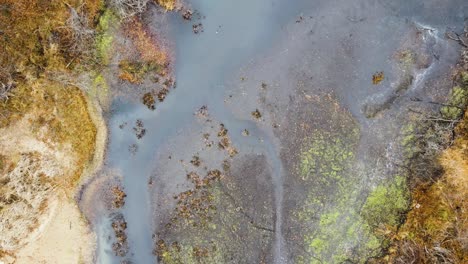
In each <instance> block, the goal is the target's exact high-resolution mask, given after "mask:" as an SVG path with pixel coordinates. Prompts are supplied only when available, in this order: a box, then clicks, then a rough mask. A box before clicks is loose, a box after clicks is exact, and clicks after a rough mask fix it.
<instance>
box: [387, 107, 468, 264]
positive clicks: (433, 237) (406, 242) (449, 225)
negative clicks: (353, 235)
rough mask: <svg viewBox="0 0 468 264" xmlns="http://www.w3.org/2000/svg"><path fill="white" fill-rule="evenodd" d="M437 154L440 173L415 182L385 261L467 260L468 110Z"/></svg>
mask: <svg viewBox="0 0 468 264" xmlns="http://www.w3.org/2000/svg"><path fill="white" fill-rule="evenodd" d="M456 133H457V138H456V139H455V141H454V144H453V145H452V146H451V147H450V148H448V149H447V150H445V151H444V152H443V153H442V155H441V156H440V163H441V165H442V167H443V169H444V174H443V176H442V177H441V178H440V179H438V180H437V181H436V182H433V183H426V184H422V185H420V186H418V187H417V188H416V189H415V190H414V191H413V194H412V196H413V197H412V198H413V206H412V207H413V209H412V210H411V211H410V212H409V213H408V215H407V220H406V222H405V223H404V225H403V226H401V227H400V229H399V230H398V231H396V230H394V231H393V232H388V233H387V235H389V237H391V240H393V246H392V247H390V250H389V253H390V255H388V256H386V257H385V258H384V259H383V260H384V261H385V262H388V263H457V264H458V263H460V264H461V263H468V201H467V199H468V112H467V113H465V118H464V120H462V122H461V123H460V124H459V125H458V127H457V129H456Z"/></svg>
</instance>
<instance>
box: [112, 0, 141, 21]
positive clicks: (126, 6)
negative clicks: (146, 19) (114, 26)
mask: <svg viewBox="0 0 468 264" xmlns="http://www.w3.org/2000/svg"><path fill="white" fill-rule="evenodd" d="M148 2H149V0H109V1H108V3H109V5H110V6H111V7H112V8H113V9H114V10H115V12H116V13H117V14H118V15H119V16H120V17H121V18H123V19H126V18H129V17H132V16H134V15H136V14H138V13H142V12H143V11H145V10H146V6H147V4H148Z"/></svg>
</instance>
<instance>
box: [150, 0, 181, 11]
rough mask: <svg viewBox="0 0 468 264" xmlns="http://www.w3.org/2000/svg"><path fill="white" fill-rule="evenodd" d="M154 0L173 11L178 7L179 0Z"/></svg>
mask: <svg viewBox="0 0 468 264" xmlns="http://www.w3.org/2000/svg"><path fill="white" fill-rule="evenodd" d="M154 2H156V3H157V4H158V5H160V6H162V7H164V8H165V9H166V10H168V11H171V10H174V9H176V8H177V0H154Z"/></svg>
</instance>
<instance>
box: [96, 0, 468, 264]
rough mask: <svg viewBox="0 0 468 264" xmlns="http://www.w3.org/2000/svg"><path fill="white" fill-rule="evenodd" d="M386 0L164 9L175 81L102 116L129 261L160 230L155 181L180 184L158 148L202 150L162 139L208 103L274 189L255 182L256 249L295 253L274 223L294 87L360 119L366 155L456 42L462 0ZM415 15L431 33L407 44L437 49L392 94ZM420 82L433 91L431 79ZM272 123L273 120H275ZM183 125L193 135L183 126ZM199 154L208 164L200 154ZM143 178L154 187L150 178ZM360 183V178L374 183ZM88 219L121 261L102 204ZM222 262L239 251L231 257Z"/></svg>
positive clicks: (266, 1)
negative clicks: (260, 195)
mask: <svg viewBox="0 0 468 264" xmlns="http://www.w3.org/2000/svg"><path fill="white" fill-rule="evenodd" d="M351 2H353V3H351ZM387 2H388V1H366V0H360V1H328V0H314V1H311V0H296V1H284V0H283V1H281V0H256V1H251V0H237V1H210V0H191V1H190V5H191V8H192V9H194V10H197V11H198V12H199V13H200V14H201V18H200V19H197V18H194V19H193V20H192V21H190V22H187V21H184V20H183V19H182V18H181V16H180V14H168V15H167V23H168V26H169V30H168V31H169V35H170V38H172V40H173V42H174V43H175V57H176V59H175V77H176V81H177V88H176V89H174V90H172V91H171V92H170V94H169V95H168V97H167V98H166V100H165V101H164V103H161V104H158V105H157V107H156V110H154V111H151V110H148V108H146V107H145V106H144V105H143V104H141V103H138V102H133V101H127V100H125V99H122V98H116V99H115V100H114V102H113V104H112V107H111V108H112V111H111V115H110V118H109V121H108V126H109V131H110V136H109V147H108V151H107V157H106V161H107V162H106V167H108V168H111V169H113V170H116V171H118V172H119V174H120V175H121V176H122V186H123V188H124V190H125V192H126V194H127V197H126V200H125V206H124V207H123V209H122V213H123V216H124V217H125V220H126V222H127V230H126V234H127V236H128V241H129V253H128V254H127V257H126V258H125V259H128V260H130V261H131V262H132V263H156V262H157V260H156V257H155V255H154V253H153V250H154V248H155V240H157V239H156V238H155V237H154V236H155V233H157V232H162V230H161V226H163V225H162V224H158V223H159V222H158V221H161V222H163V220H164V219H163V218H168V216H163V215H161V213H158V211H159V212H162V211H164V210H165V211H164V212H166V211H168V210H167V208H162V207H161V205H160V204H161V201H157V200H155V199H162V198H161V195H157V194H155V193H157V192H158V191H161V190H159V189H158V188H162V187H158V186H166V185H173V186H176V187H174V188H176V189H177V188H179V189H180V190H182V189H183V187H180V186H184V184H185V183H184V182H183V181H182V180H180V179H179V178H177V177H169V176H167V175H166V176H161V175H164V173H165V172H164V171H161V170H160V169H159V168H158V165H160V164H162V163H165V161H164V160H163V159H165V158H167V155H166V154H167V153H170V154H171V155H172V156H174V159H178V158H180V157H185V158H190V157H191V156H192V155H193V154H194V153H197V152H198V151H200V148H198V147H195V146H192V145H193V144H192V143H188V144H187V145H186V146H180V144H179V145H177V144H173V145H174V146H177V148H182V149H171V146H173V145H171V144H168V143H167V142H169V141H171V140H174V139H175V138H178V140H179V139H180V138H184V137H185V136H184V135H186V134H190V133H188V132H190V131H191V130H197V129H198V128H197V125H194V122H195V121H194V120H195V119H196V116H195V115H194V112H196V111H197V109H199V108H200V107H201V106H204V105H206V106H207V108H208V110H209V114H210V118H212V120H215V121H216V122H217V123H213V124H211V125H212V126H214V127H215V129H217V127H218V125H219V124H220V123H222V124H224V125H225V127H226V128H227V129H228V130H229V136H230V139H231V141H232V144H233V146H236V147H237V149H238V151H239V156H241V157H242V156H244V155H247V154H255V155H262V156H264V157H265V160H266V163H267V167H268V168H267V170H268V171H269V175H270V176H269V180H270V184H271V186H272V187H271V188H272V190H265V193H268V192H270V193H271V194H272V204H273V206H272V209H273V212H272V216H273V217H272V218H273V219H271V222H272V223H273V226H272V228H271V229H272V230H273V233H274V234H273V235H272V242H271V245H270V246H269V247H270V250H269V252H268V253H267V255H268V256H267V257H266V258H265V259H266V260H267V261H270V263H271V262H274V263H293V262H295V261H296V259H295V258H294V253H291V252H290V250H288V245H292V244H289V243H287V242H286V241H285V239H286V238H285V234H283V233H284V232H285V231H287V230H288V229H287V228H286V227H285V226H284V225H285V223H289V222H288V220H287V219H289V218H290V217H291V216H290V215H284V214H283V213H284V212H286V211H287V212H289V211H288V210H289V209H287V208H284V197H285V195H286V194H285V192H286V191H287V192H288V193H287V195H288V197H290V196H291V195H293V194H294V190H291V186H294V184H293V183H288V184H287V185H288V188H285V180H286V179H287V178H288V177H293V176H292V175H293V174H294V172H293V171H292V170H293V166H291V165H290V164H292V163H294V161H291V160H286V158H285V153H286V152H287V153H290V149H292V147H291V146H290V145H288V144H289V143H288V142H286V141H287V140H283V139H284V138H285V135H286V134H288V133H290V134H291V135H294V133H293V132H291V131H293V130H294V127H297V126H299V124H296V123H293V122H292V120H288V117H290V116H291V115H292V116H301V113H300V112H301V111H302V110H301V108H297V107H296V106H297V105H299V103H298V102H297V99H294V98H296V97H297V96H300V95H301V94H308V95H310V96H313V95H321V94H323V93H327V92H330V93H333V94H335V95H336V97H337V98H338V99H337V100H338V102H339V103H340V104H341V105H342V107H343V108H345V109H347V110H349V111H350V114H351V115H352V117H353V118H354V119H355V120H357V121H356V123H357V124H358V127H359V128H360V138H361V139H360V141H359V143H358V147H357V160H358V161H359V162H375V159H374V157H372V156H371V154H370V144H375V145H376V146H377V147H376V148H378V147H379V146H380V147H381V148H382V149H385V150H387V149H388V148H387V146H388V145H389V144H390V143H391V140H392V137H391V134H392V133H393V132H395V131H397V128H398V127H399V126H400V125H401V124H400V123H399V121H398V120H397V118H396V117H395V116H397V115H399V114H401V112H402V109H403V108H404V106H405V104H407V103H406V101H404V99H400V98H404V97H405V96H406V95H408V96H409V95H413V94H417V95H421V94H422V95H421V96H424V90H423V86H424V84H425V83H427V81H428V80H431V78H432V79H434V78H437V77H439V76H445V75H446V74H447V68H448V65H450V64H453V63H454V62H455V60H456V56H457V47H456V45H454V44H452V43H449V42H447V40H445V39H444V38H443V33H444V32H445V30H446V28H447V27H453V28H456V27H457V26H458V27H459V26H461V25H462V24H463V22H462V21H463V18H462V16H463V12H465V13H464V14H465V15H466V11H467V10H466V7H463V5H465V6H466V3H465V4H464V1H457V0H453V1H447V2H448V3H444V4H441V5H440V6H438V4H437V3H438V1H411V2H412V4H409V3H407V2H409V1H393V2H395V3H394V4H387ZM397 2H398V4H397ZM463 10H464V11H463ZM155 19H156V18H155ZM194 23H202V24H203V32H200V33H199V34H194V33H193V32H192V24H194ZM417 27H420V28H425V29H427V30H429V31H430V34H425V33H423V34H425V35H424V37H423V39H422V40H421V42H420V43H418V41H419V40H418V39H416V40H414V42H415V43H416V44H414V43H410V44H407V45H408V46H410V48H414V50H416V52H420V53H428V54H431V55H430V56H433V53H437V59H433V60H431V62H430V66H429V67H422V68H421V69H417V70H415V71H414V76H413V77H414V80H415V81H413V83H412V84H411V85H410V87H406V88H405V90H406V92H407V94H405V95H404V96H401V95H398V96H397V98H392V96H393V94H395V93H396V92H395V89H396V88H395V86H396V85H395V83H398V82H400V81H401V78H402V77H401V76H402V73H401V72H400V71H399V70H398V69H396V67H395V63H394V62H392V61H391V57H392V56H393V54H394V53H395V52H396V51H397V50H398V49H400V48H401V46H404V45H406V44H405V38H411V37H408V35H410V34H411V30H412V29H411V28H417ZM425 29H423V31H424V30H425ZM410 42H411V41H410ZM411 45H413V46H414V47H413V46H411ZM421 47H423V48H421ZM422 49H426V50H422ZM421 50H422V51H421ZM427 50H429V51H427ZM375 71H384V72H385V75H386V79H385V80H384V83H383V84H384V85H383V87H384V88H381V89H380V90H379V89H377V88H376V87H373V86H372V83H371V81H370V80H371V78H372V74H373V73H375ZM444 74H445V75H444ZM304 80H306V82H308V83H307V85H306V87H305V88H301V89H302V90H301V89H299V88H298V83H300V82H304ZM262 82H265V83H267V84H268V87H267V88H266V90H267V91H268V94H266V95H265V94H263V93H265V92H264V91H262V90H261V89H260V88H261V86H262ZM427 89H428V91H432V90H431V88H430V87H429V88H427ZM389 98H390V99H389ZM366 104H372V107H371V108H372V109H377V110H371V111H375V112H376V113H377V112H378V113H380V112H381V111H384V112H385V111H386V112H385V113H390V114H389V115H390V117H389V118H388V119H387V120H382V119H380V120H376V119H369V118H367V117H366V115H365V113H364V111H363V109H364V108H365V107H364V106H365V105H366ZM381 105H382V107H380V106H381ZM390 105H394V106H395V105H396V107H394V108H392V107H391V106H390ZM255 109H260V112H261V113H262V114H263V115H264V116H263V117H262V119H261V122H260V121H258V120H255V118H253V117H252V116H251V112H252V111H254V110H255ZM366 109H368V108H366ZM304 111H305V110H304ZM325 118H326V117H325ZM137 119H139V120H142V122H143V123H144V128H145V129H146V134H145V136H144V137H143V138H141V139H137V138H136V137H135V134H134V132H133V130H132V126H133V125H134V124H135V121H136V120H137ZM289 121H291V122H289ZM123 123H128V125H127V127H126V128H124V129H122V128H120V127H119V126H121V124H123ZM276 124H281V127H280V128H279V129H276V128H277V126H276ZM389 127H391V128H389ZM275 129H276V130H275ZM244 130H248V131H249V136H247V137H246V136H243V135H242V131H244ZM187 131H188V132H187ZM379 133H382V135H378V134H379ZM387 135H390V137H388V138H387V137H386V136H387ZM186 137H187V138H189V139H190V140H189V141H188V142H191V138H190V137H192V136H186ZM363 137H364V138H363ZM365 137H368V139H366V138H365ZM194 138H195V137H194ZM193 140H195V139H193ZM197 140H198V139H197ZM133 144H136V146H137V148H138V151H136V152H135V153H134V155H131V154H130V153H129V151H128V148H129V146H130V145H133ZM285 149H286V150H288V149H289V152H288V151H286V152H285ZM296 151H297V152H299V151H300V149H296ZM163 154H164V156H163ZM293 156H294V155H291V157H293ZM206 163H207V164H209V165H210V161H206ZM212 163H214V162H212ZM168 164H169V163H168ZM237 164H239V163H237ZM288 164H289V165H288ZM211 165H212V164H211ZM211 165H210V166H211ZM167 166H169V167H170V166H176V165H170V164H169V165H167ZM213 166H216V165H213ZM382 166H383V167H385V164H384V165H382ZM156 171H157V173H156ZM167 171H170V170H169V169H168V170H167ZM158 175H159V176H158ZM247 175H248V174H247ZM367 177H368V178H365V179H362V180H363V181H367V182H374V180H375V181H377V179H374V176H373V175H369V176H367ZM380 177H385V176H383V175H380ZM150 181H151V182H152V184H151V185H155V186H157V187H155V188H153V187H151V186H150V185H149V184H148V183H149V182H150ZM169 181H175V182H172V183H171V182H169ZM247 182H248V183H249V184H251V182H250V181H246V183H247ZM365 186H366V188H367V187H369V188H370V187H371V186H372V184H369V185H365ZM241 188H242V186H241ZM351 188H353V187H352V186H351ZM359 188H364V187H363V186H359ZM179 189H178V190H179ZM174 192H175V193H177V192H176V191H174ZM302 194H303V193H301V192H298V193H297V195H302ZM158 197H159V198H158ZM304 199H305V198H304ZM356 199H357V200H359V199H360V198H358V197H357V198H356ZM288 206H290V205H288ZM253 209H254V210H255V208H253ZM161 210H162V211H161ZM285 219H286V221H284V220H285ZM94 226H95V231H96V232H97V235H98V252H97V263H104V264H106V263H119V262H120V261H121V260H122V259H121V258H119V257H115V255H114V253H113V252H112V249H111V244H112V242H113V238H111V239H108V237H109V236H112V235H111V234H112V230H111V227H110V226H111V224H110V219H109V218H108V216H107V215H102V216H99V217H98V220H96V222H95V223H94ZM346 243H351V244H352V243H353V241H346ZM231 262H232V263H241V262H236V260H235V259H233V260H231ZM325 263H328V262H327V261H325Z"/></svg>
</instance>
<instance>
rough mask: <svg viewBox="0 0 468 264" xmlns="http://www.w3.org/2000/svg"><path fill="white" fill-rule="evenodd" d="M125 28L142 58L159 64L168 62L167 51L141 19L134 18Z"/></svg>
mask: <svg viewBox="0 0 468 264" xmlns="http://www.w3.org/2000/svg"><path fill="white" fill-rule="evenodd" d="M124 30H125V33H126V34H127V35H128V37H129V38H130V39H131V40H132V42H133V44H134V45H135V47H136V49H137V50H138V53H139V54H140V58H141V60H143V61H145V62H154V63H156V64H159V65H166V64H167V63H168V57H167V55H166V54H167V53H166V52H165V51H164V50H163V48H162V47H161V45H160V44H159V43H158V40H157V39H156V38H155V37H154V36H152V35H151V34H150V33H149V32H148V30H147V29H146V28H145V27H144V26H143V24H142V22H141V20H140V19H138V18H132V20H131V21H129V22H128V23H126V25H125V27H124Z"/></svg>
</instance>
